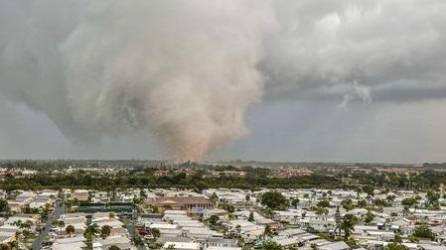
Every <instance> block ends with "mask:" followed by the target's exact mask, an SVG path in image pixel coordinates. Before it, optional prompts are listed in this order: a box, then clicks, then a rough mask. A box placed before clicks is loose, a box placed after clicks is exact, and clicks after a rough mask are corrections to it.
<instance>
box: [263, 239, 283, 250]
mask: <svg viewBox="0 0 446 250" xmlns="http://www.w3.org/2000/svg"><path fill="white" fill-rule="evenodd" d="M262 250H283V247H281V246H280V245H279V244H277V243H276V242H275V241H271V240H269V241H266V242H265V243H263V246H262Z"/></svg>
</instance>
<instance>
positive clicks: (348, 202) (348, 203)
mask: <svg viewBox="0 0 446 250" xmlns="http://www.w3.org/2000/svg"><path fill="white" fill-rule="evenodd" d="M341 205H342V207H343V208H344V209H345V210H347V211H350V210H352V209H353V208H354V207H355V206H354V205H353V201H352V200H351V199H345V200H343V201H341Z"/></svg>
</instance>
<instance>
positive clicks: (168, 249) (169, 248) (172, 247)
mask: <svg viewBox="0 0 446 250" xmlns="http://www.w3.org/2000/svg"><path fill="white" fill-rule="evenodd" d="M166 250H175V246H174V245H168V246H167V247H166Z"/></svg>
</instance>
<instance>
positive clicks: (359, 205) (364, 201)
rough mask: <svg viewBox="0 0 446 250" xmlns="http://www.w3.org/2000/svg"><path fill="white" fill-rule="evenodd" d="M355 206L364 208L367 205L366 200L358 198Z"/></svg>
mask: <svg viewBox="0 0 446 250" xmlns="http://www.w3.org/2000/svg"><path fill="white" fill-rule="evenodd" d="M357 206H358V207H360V208H365V207H367V201H366V200H359V201H358V204H357Z"/></svg>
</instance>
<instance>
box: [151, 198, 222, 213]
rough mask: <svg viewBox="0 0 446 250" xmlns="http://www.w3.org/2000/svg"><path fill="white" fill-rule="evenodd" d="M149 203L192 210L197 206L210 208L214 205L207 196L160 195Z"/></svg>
mask: <svg viewBox="0 0 446 250" xmlns="http://www.w3.org/2000/svg"><path fill="white" fill-rule="evenodd" d="M149 204H150V205H153V206H157V207H159V208H162V209H164V210H166V209H173V210H186V211H191V210H192V209H196V208H200V209H210V208H213V207H214V205H213V204H212V202H210V200H209V199H208V198H205V197H159V198H156V199H154V200H153V201H149Z"/></svg>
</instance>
